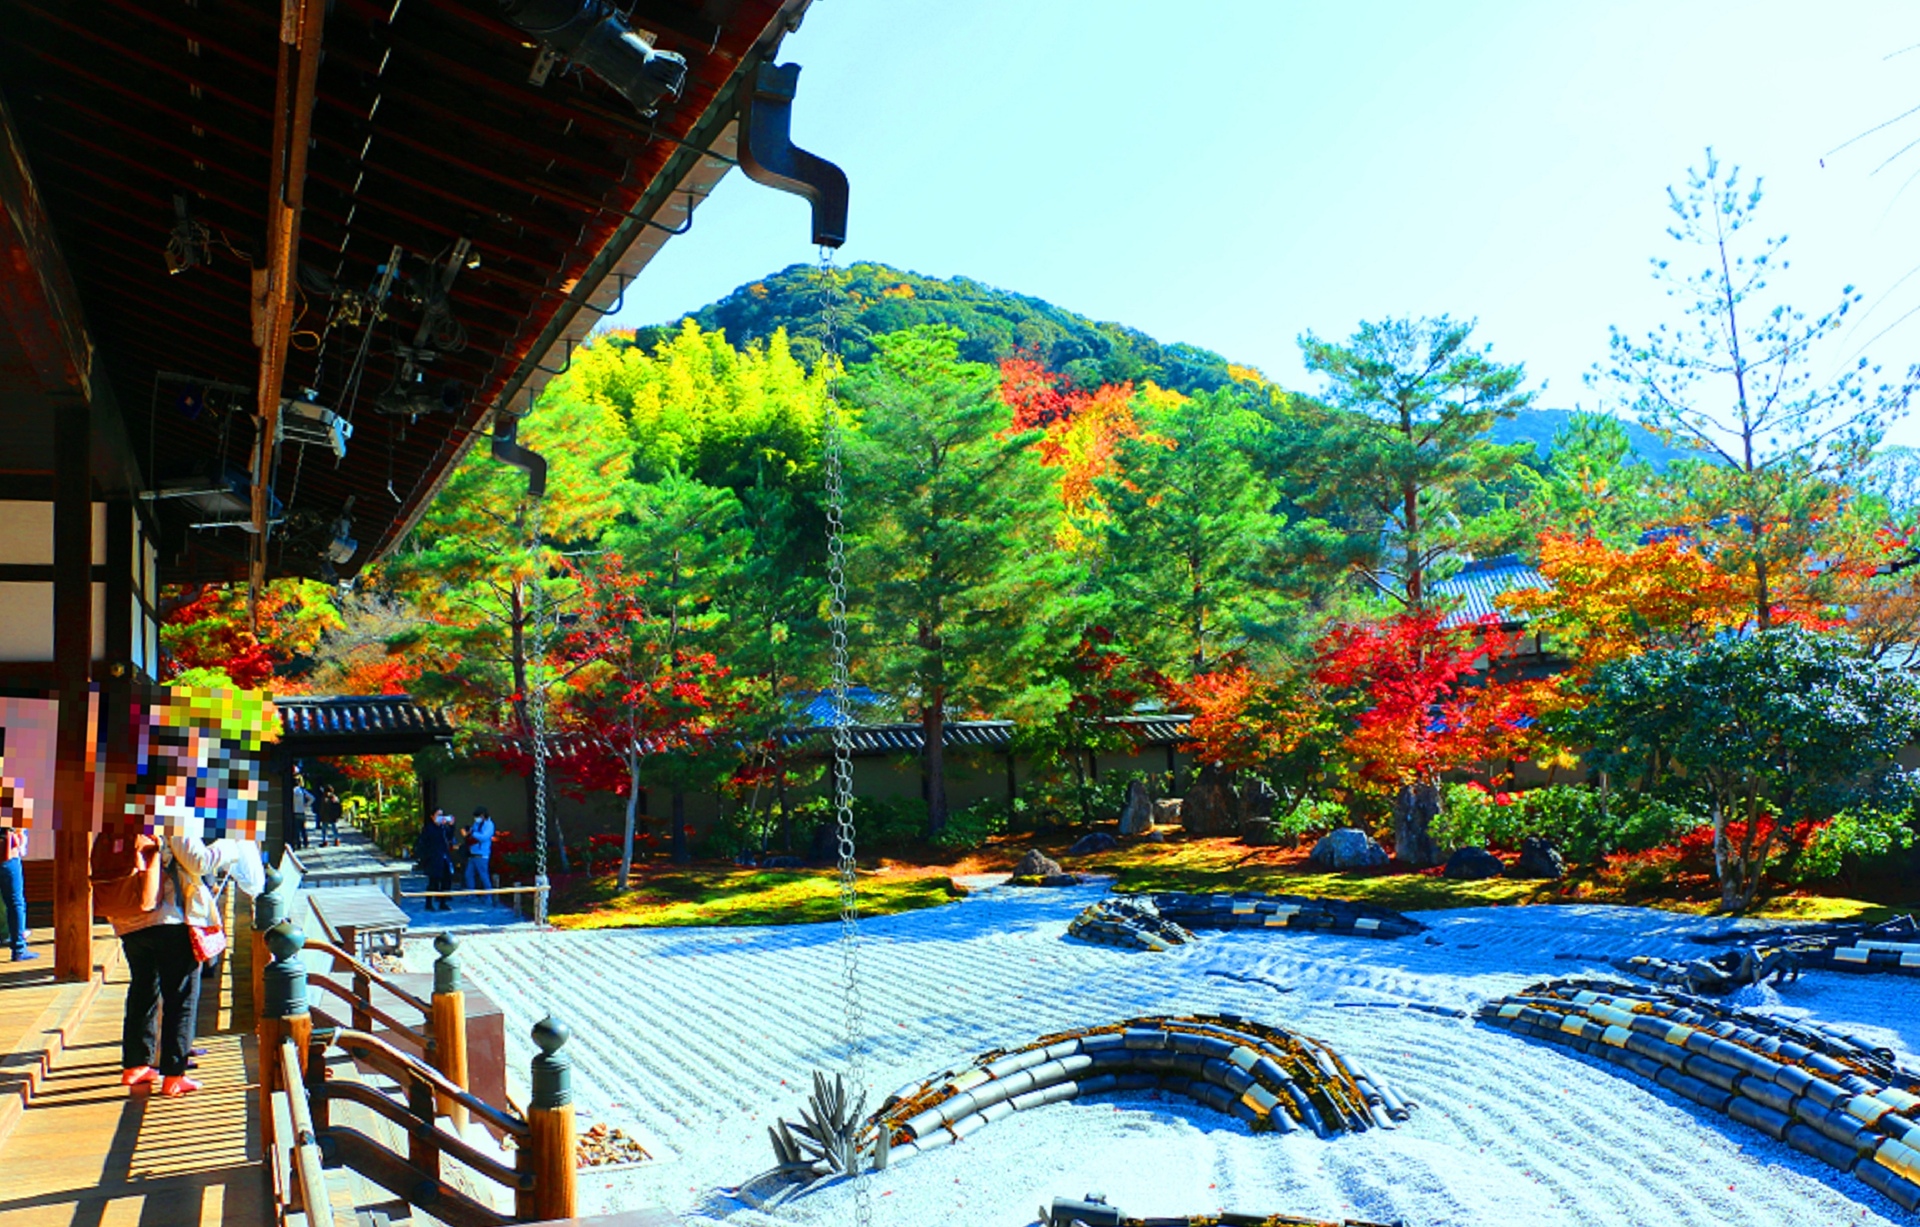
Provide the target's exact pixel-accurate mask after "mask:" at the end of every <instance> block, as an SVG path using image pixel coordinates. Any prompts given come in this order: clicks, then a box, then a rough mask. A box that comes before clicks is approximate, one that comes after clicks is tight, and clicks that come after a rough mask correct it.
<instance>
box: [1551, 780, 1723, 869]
mask: <svg viewBox="0 0 1920 1227" xmlns="http://www.w3.org/2000/svg"><path fill="white" fill-rule="evenodd" d="M1519 803H1520V804H1519V808H1520V809H1521V810H1523V811H1524V816H1523V817H1522V818H1521V820H1520V830H1521V837H1522V838H1524V837H1525V836H1527V835H1533V836H1537V837H1539V838H1541V839H1547V840H1551V841H1552V842H1553V844H1554V846H1555V847H1557V848H1559V849H1560V851H1561V853H1562V854H1564V855H1565V856H1566V857H1567V859H1568V860H1571V861H1573V862H1574V863H1576V864H1581V865H1594V864H1598V863H1599V862H1600V861H1602V860H1604V859H1605V858H1606V857H1608V856H1610V855H1612V854H1614V853H1616V852H1646V851H1649V850H1651V849H1654V848H1660V847H1665V846H1667V845H1669V844H1673V843H1677V842H1678V841H1679V840H1680V838H1681V837H1682V836H1684V835H1685V834H1687V832H1689V831H1692V830H1694V829H1696V828H1698V827H1699V825H1700V823H1701V822H1702V821H1703V820H1702V818H1701V817H1700V815H1699V814H1697V813H1695V812H1694V811H1693V810H1691V809H1688V808H1687V807H1686V806H1683V805H1678V804H1675V803H1674V802H1672V801H1669V800H1665V799H1663V798H1660V797H1653V796H1641V795H1639V794H1636V793H1614V794H1612V795H1611V796H1610V797H1602V795H1601V794H1600V792H1599V791H1598V790H1597V789H1593V788H1588V787H1586V786H1584V785H1580V784H1550V785H1548V786H1547V787H1545V788H1536V789H1534V790H1533V791H1531V792H1527V793H1523V794H1521V795H1520V797H1519ZM1515 843H1516V844H1517V843H1518V840H1517V839H1516V841H1515Z"/></svg>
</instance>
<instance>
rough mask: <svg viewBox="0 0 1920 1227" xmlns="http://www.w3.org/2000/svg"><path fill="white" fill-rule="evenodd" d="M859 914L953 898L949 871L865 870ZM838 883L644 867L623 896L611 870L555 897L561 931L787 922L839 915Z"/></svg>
mask: <svg viewBox="0 0 1920 1227" xmlns="http://www.w3.org/2000/svg"><path fill="white" fill-rule="evenodd" d="M859 896H860V913H861V915H863V916H890V915H893V914H894V913H896V912H910V911H913V910H915V909H917V908H923V907H934V906H937V905H938V904H942V903H945V902H947V901H948V900H949V899H951V898H953V895H952V894H951V893H950V892H949V888H948V880H947V875H945V874H944V873H940V874H929V873H924V872H919V873H897V872H888V871H883V872H879V873H862V874H861V875H860V883H859ZM839 916H840V880H839V877H838V876H837V875H836V874H835V873H833V872H832V871H831V870H822V869H792V870H788V869H738V868H733V867H731V866H728V867H720V866H715V867H712V868H699V869H687V870H673V871H643V872H641V873H639V874H637V875H635V877H634V879H633V889H631V890H629V891H628V892H626V893H625V894H621V893H620V892H619V890H618V889H617V887H616V886H615V879H614V877H613V876H612V875H611V874H608V875H605V876H602V877H597V878H594V879H592V880H591V881H588V882H584V883H581V884H580V885H579V886H576V887H574V888H573V889H572V890H570V891H569V892H567V893H566V894H565V895H564V896H562V897H561V898H559V899H558V900H557V901H556V902H555V914H554V916H553V923H554V926H555V927H556V928H561V929H620V928H670V927H679V926H687V925H790V924H811V923H814V922H817V921H824V920H837V919H838V918H839Z"/></svg>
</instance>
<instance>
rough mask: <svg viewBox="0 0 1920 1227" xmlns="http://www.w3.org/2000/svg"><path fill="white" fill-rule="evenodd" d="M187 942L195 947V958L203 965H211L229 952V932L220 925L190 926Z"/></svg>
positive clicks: (188, 927)
mask: <svg viewBox="0 0 1920 1227" xmlns="http://www.w3.org/2000/svg"><path fill="white" fill-rule="evenodd" d="M187 940H188V941H189V942H190V943H191V944H192V946H193V957H194V959H195V960H196V961H198V962H201V963H210V962H212V961H213V960H214V959H217V958H219V957H220V956H221V955H223V954H225V953H226V952H227V931H226V930H225V929H223V928H221V927H220V926H219V925H204V926H203V925H188V926H187Z"/></svg>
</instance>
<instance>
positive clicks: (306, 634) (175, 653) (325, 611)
mask: <svg viewBox="0 0 1920 1227" xmlns="http://www.w3.org/2000/svg"><path fill="white" fill-rule="evenodd" d="M161 606H162V614H161V619H160V680H161V681H163V682H171V681H175V680H184V681H193V682H198V683H202V684H226V683H231V684H232V685H234V686H237V687H239V688H240V689H242V690H258V689H260V688H262V687H264V686H266V685H267V684H268V683H269V682H271V683H273V689H274V690H275V691H277V692H278V693H281V694H289V693H297V692H298V691H299V689H300V683H299V681H298V680H297V679H295V678H290V677H287V676H285V675H284V667H285V666H286V665H287V664H288V663H289V662H291V661H293V660H294V659H296V658H298V657H301V656H304V655H307V654H309V653H311V652H312V651H313V649H314V648H315V647H316V646H317V645H318V644H319V642H320V638H321V636H322V635H323V634H325V633H326V632H327V631H328V630H330V629H332V628H334V627H337V626H339V624H340V615H339V612H338V611H337V610H336V609H335V608H334V607H333V603H332V601H331V600H330V599H329V597H328V593H327V589H326V585H324V584H321V583H319V582H318V581H314V580H276V581H274V582H273V583H270V584H268V585H266V586H265V587H264V588H263V589H262V590H261V592H260V630H259V633H257V634H256V633H255V632H254V630H253V628H252V625H251V621H250V619H249V617H248V611H247V589H246V588H245V587H244V586H240V585H225V584H194V585H190V586H187V587H182V588H175V589H169V590H168V591H167V592H166V593H164V594H163V596H162V600H161ZM222 678H224V679H225V681H224V682H223V681H222Z"/></svg>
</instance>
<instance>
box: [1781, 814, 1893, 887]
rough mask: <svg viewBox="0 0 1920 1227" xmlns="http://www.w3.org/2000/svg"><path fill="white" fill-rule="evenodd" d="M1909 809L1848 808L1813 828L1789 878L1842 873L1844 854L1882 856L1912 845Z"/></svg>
mask: <svg viewBox="0 0 1920 1227" xmlns="http://www.w3.org/2000/svg"><path fill="white" fill-rule="evenodd" d="M1912 817H1913V816H1912V813H1911V812H1910V811H1908V810H1904V809H1899V810H1886V809H1880V808H1876V807H1870V806H1862V807H1860V808H1857V809H1851V810H1847V811H1845V812H1844V813H1841V814H1839V815H1837V816H1836V817H1835V818H1834V820H1833V821H1832V822H1829V823H1827V824H1826V825H1825V826H1823V827H1821V828H1819V829H1818V830H1817V831H1815V832H1814V834H1813V838H1812V839H1809V840H1808V841H1807V846H1806V848H1805V850H1803V851H1802V852H1801V853H1800V858H1799V860H1798V861H1796V862H1795V863H1794V866H1793V869H1792V871H1791V872H1790V873H1789V874H1788V879H1789V880H1790V881H1793V882H1796V883H1800V882H1818V881H1821V880H1823V879H1827V878H1838V877H1842V876H1843V875H1845V873H1846V872H1847V870H1848V868H1849V861H1848V859H1847V858H1849V857H1852V858H1855V860H1856V861H1857V860H1859V859H1862V858H1868V857H1880V856H1885V855H1887V854H1888V853H1890V852H1893V851H1895V850H1896V849H1897V850H1899V851H1905V850H1906V849H1908V848H1911V847H1913V827H1912V825H1911V822H1912Z"/></svg>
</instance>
